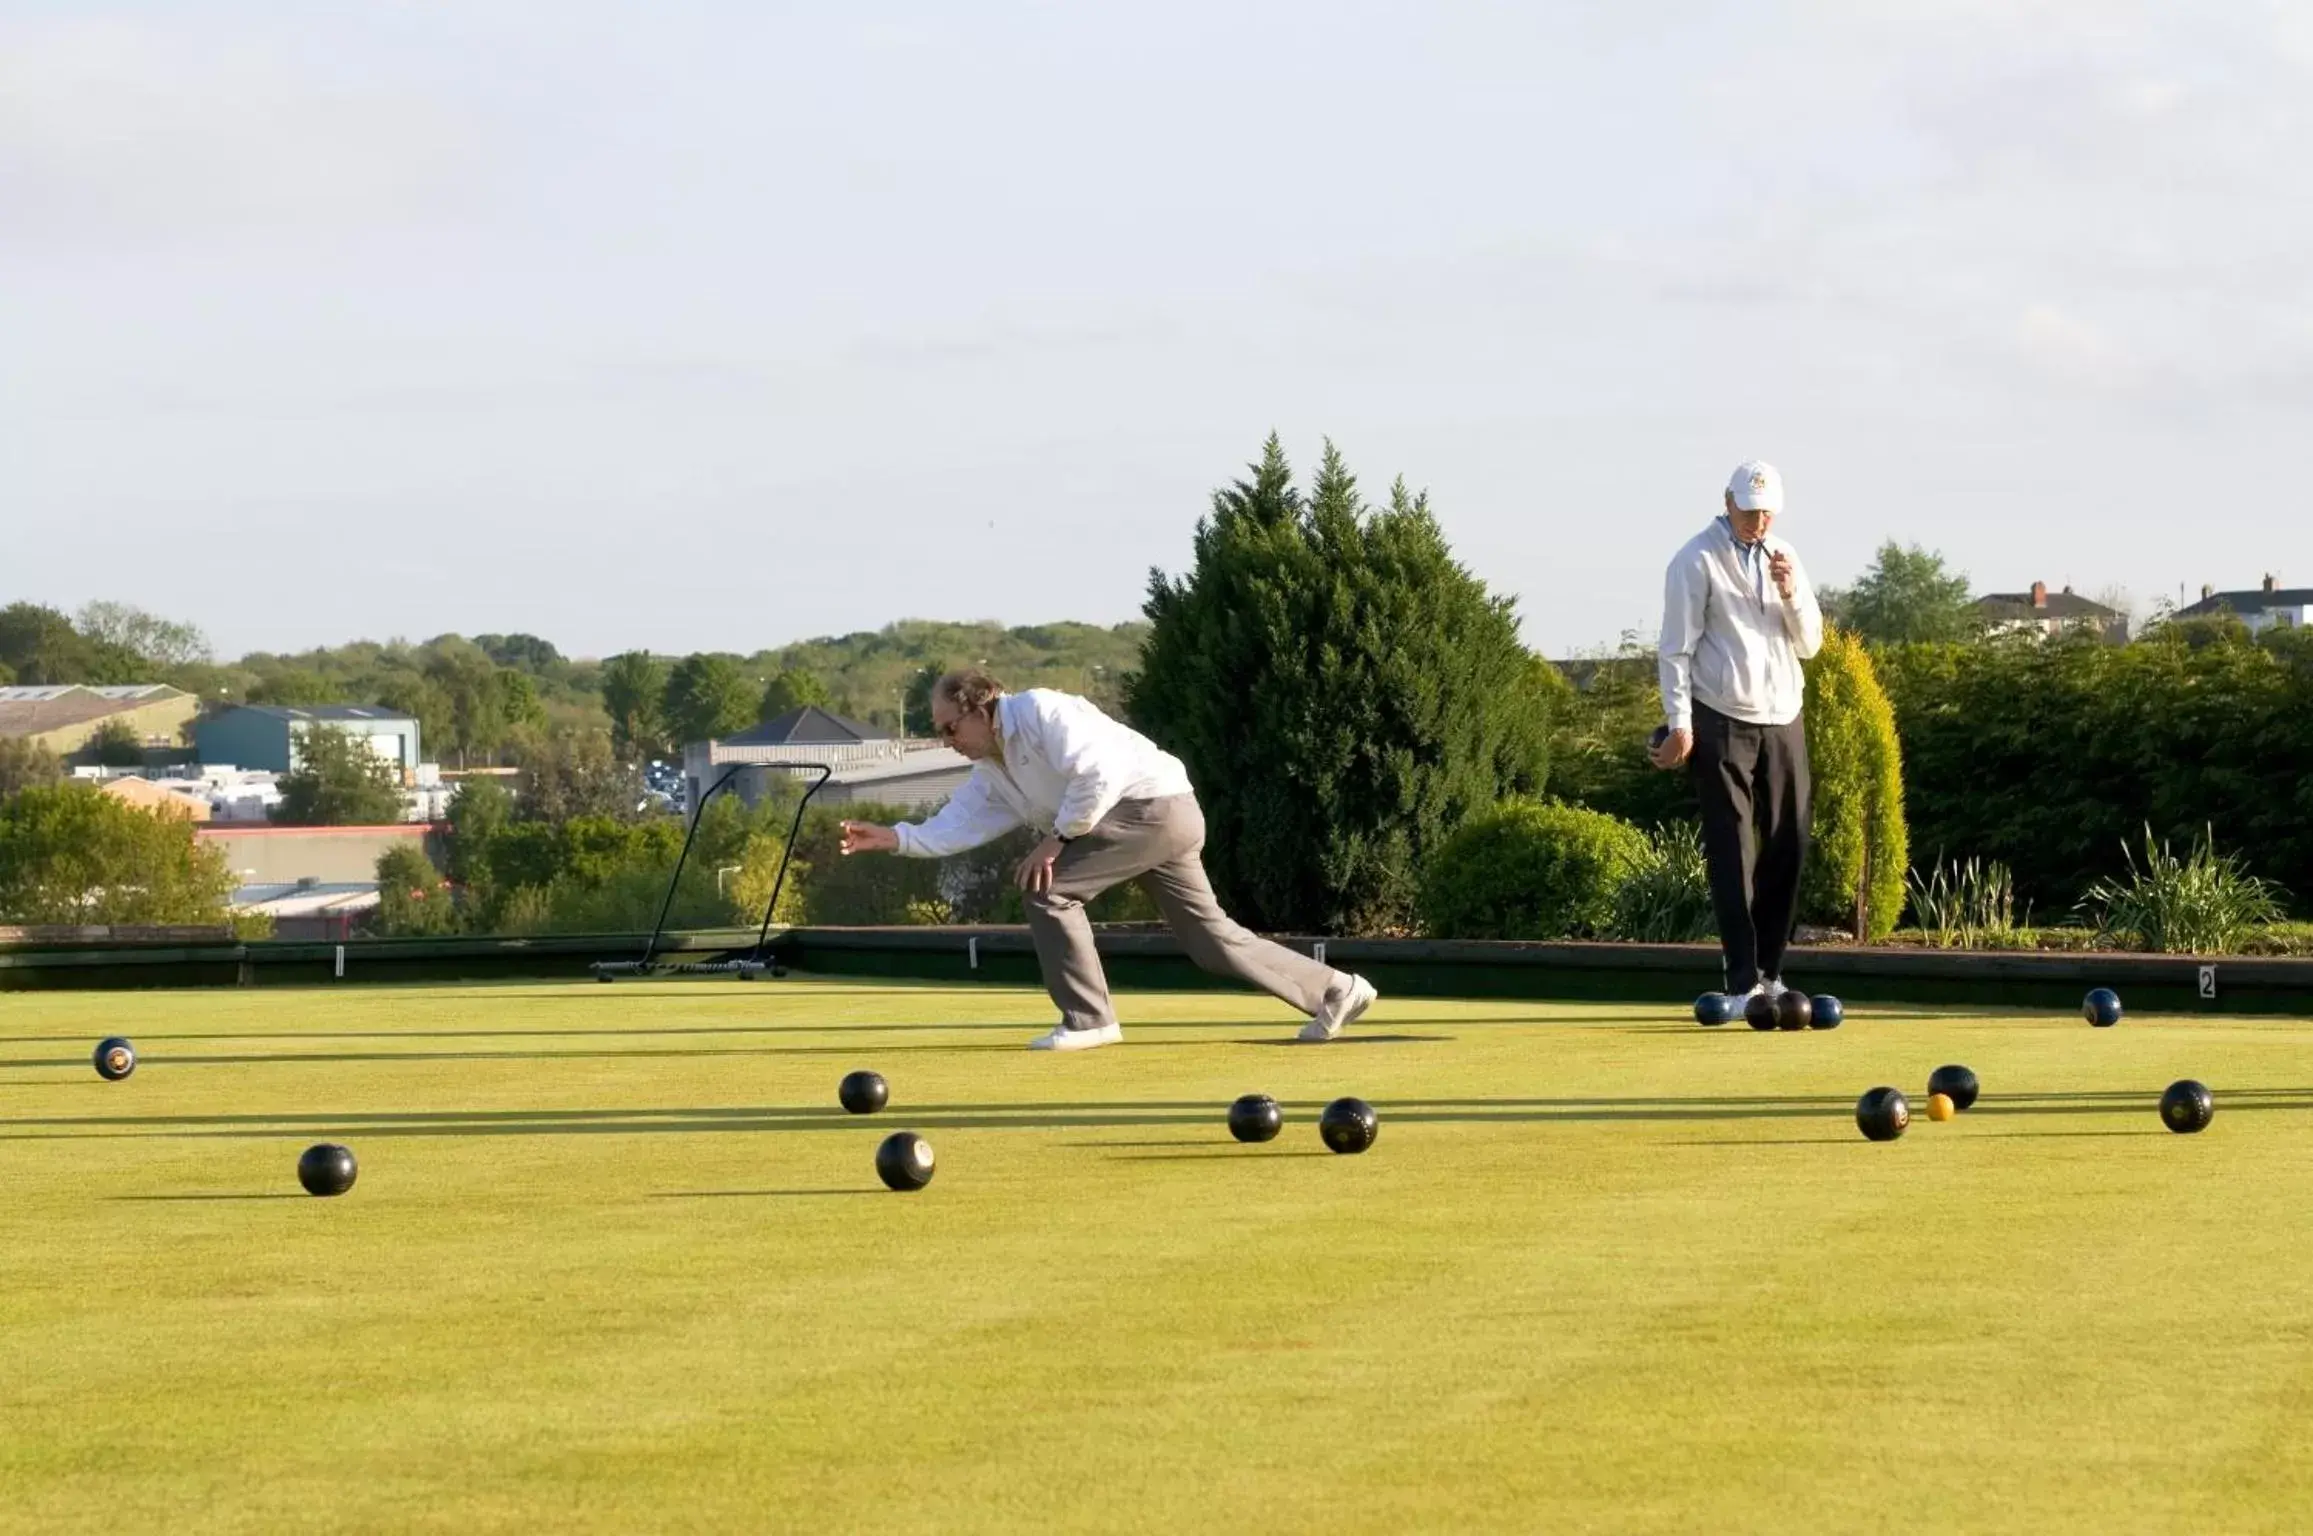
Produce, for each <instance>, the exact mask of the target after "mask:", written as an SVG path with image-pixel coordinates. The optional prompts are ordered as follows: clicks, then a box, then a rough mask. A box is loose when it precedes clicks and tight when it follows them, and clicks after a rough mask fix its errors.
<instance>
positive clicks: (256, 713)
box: [193, 704, 422, 785]
mask: <svg viewBox="0 0 2313 1536" xmlns="http://www.w3.org/2000/svg"><path fill="white" fill-rule="evenodd" d="M316 725H326V726H331V727H334V728H336V729H337V730H341V731H344V732H346V733H348V734H350V735H354V736H359V737H363V738H365V739H366V740H367V741H368V742H369V745H370V750H371V751H373V752H375V753H377V755H378V756H379V757H382V758H384V759H385V760H386V761H387V762H389V763H392V764H393V765H394V767H395V768H396V769H397V770H398V771H399V772H400V775H401V781H402V783H403V784H405V785H414V784H416V783H417V782H418V764H419V762H420V761H422V751H421V743H420V742H419V740H418V722H417V721H415V720H413V719H411V718H410V717H409V716H408V715H402V714H396V713H394V712H393V711H392V710H390V709H376V708H372V707H371V706H369V705H366V704H314V705H309V706H303V707H297V706H291V705H285V704H243V705H239V706H236V707H235V708H232V709H228V710H223V711H220V712H219V713H217V714H214V715H208V716H204V717H203V718H202V719H201V720H200V721H199V722H198V723H197V724H196V725H195V726H194V727H193V745H194V746H195V747H197V748H198V749H199V751H200V754H201V761H202V762H203V763H229V764H231V765H232V766H234V767H236V768H258V769H264V770H266V771H268V772H272V773H290V772H293V771H295V769H296V767H297V765H298V750H297V740H296V738H297V735H298V733H299V732H300V731H304V730H308V729H310V728H312V727H313V726H316Z"/></svg>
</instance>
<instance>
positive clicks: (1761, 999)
mask: <svg viewBox="0 0 2313 1536" xmlns="http://www.w3.org/2000/svg"><path fill="white" fill-rule="evenodd" d="M1743 1022H1744V1023H1746V1024H1748V1025H1750V1026H1751V1027H1752V1028H1753V1029H1773V1028H1774V1027H1775V1000H1774V999H1773V998H1771V997H1769V996H1768V995H1767V994H1766V993H1764V992H1754V993H1752V994H1751V995H1750V996H1749V997H1747V998H1745V999H1743Z"/></svg>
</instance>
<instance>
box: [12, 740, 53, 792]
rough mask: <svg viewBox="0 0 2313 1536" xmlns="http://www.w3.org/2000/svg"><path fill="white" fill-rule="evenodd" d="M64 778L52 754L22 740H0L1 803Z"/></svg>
mask: <svg viewBox="0 0 2313 1536" xmlns="http://www.w3.org/2000/svg"><path fill="white" fill-rule="evenodd" d="M63 777H64V764H63V763H61V762H60V761H58V760H57V756H56V754H55V753H54V752H51V751H49V750H48V748H47V747H45V746H43V745H41V744H40V743H39V742H37V741H29V740H27V739H25V738H24V737H22V736H0V800H7V799H10V798H12V797H14V796H16V795H20V794H22V793H23V792H24V791H25V790H27V789H32V788H36V787H38V786H40V785H43V784H54V783H55V782H56V781H57V780H59V779H61V778H63Z"/></svg>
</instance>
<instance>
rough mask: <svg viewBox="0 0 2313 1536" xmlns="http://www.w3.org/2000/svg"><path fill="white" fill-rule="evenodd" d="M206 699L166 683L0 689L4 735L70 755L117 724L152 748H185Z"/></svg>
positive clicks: (0, 725)
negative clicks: (188, 732)
mask: <svg viewBox="0 0 2313 1536" xmlns="http://www.w3.org/2000/svg"><path fill="white" fill-rule="evenodd" d="M200 711H201V701H200V700H199V699H198V698H196V697H195V696H193V695H192V694H189V693H186V692H185V691H184V690H182V689H179V688H171V687H169V686H168V685H167V684H166V683H129V684H124V685H121V686H118V687H111V686H108V687H102V688H99V687H91V686H89V685H86V684H81V683H55V684H48V685H44V686H39V687H13V688H0V736H16V737H21V738H23V739H24V740H27V741H31V742H34V743H36V744H38V745H40V746H44V747H46V748H47V749H48V750H49V751H51V752H53V753H55V754H56V755H57V756H58V757H70V756H72V755H73V754H74V753H76V752H78V751H80V750H81V749H82V748H84V747H86V746H87V745H88V744H89V740H90V738H92V737H93V736H95V735H96V733H97V732H98V731H101V730H103V729H104V728H105V727H106V726H107V725H109V724H112V723H113V722H116V721H117V722H119V723H120V724H122V725H125V726H127V727H128V728H129V729H130V730H132V731H134V732H136V735H137V739H138V740H140V741H142V742H143V743H144V744H145V745H146V746H148V747H155V748H167V747H175V746H179V745H182V744H183V742H184V740H185V737H186V732H187V727H189V726H191V725H192V723H193V717H194V716H195V715H197V714H199V713H200Z"/></svg>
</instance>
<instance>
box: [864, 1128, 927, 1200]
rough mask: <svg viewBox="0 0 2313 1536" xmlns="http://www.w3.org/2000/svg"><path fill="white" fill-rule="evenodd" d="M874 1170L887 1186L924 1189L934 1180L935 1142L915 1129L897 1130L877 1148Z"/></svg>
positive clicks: (900, 1188)
mask: <svg viewBox="0 0 2313 1536" xmlns="http://www.w3.org/2000/svg"><path fill="white" fill-rule="evenodd" d="M875 1174H876V1177H877V1178H879V1179H881V1180H883V1182H884V1184H885V1186H886V1187H888V1188H891V1189H896V1190H900V1191H903V1192H905V1191H907V1190H913V1189H921V1188H923V1187H924V1186H925V1185H926V1184H929V1183H931V1181H932V1144H931V1143H930V1142H928V1141H926V1140H924V1139H923V1138H922V1137H921V1136H918V1135H917V1134H916V1133H915V1132H913V1131H894V1132H892V1133H891V1134H890V1135H889V1136H886V1137H885V1138H884V1139H883V1145H882V1146H880V1147H877V1148H876V1149H875Z"/></svg>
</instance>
